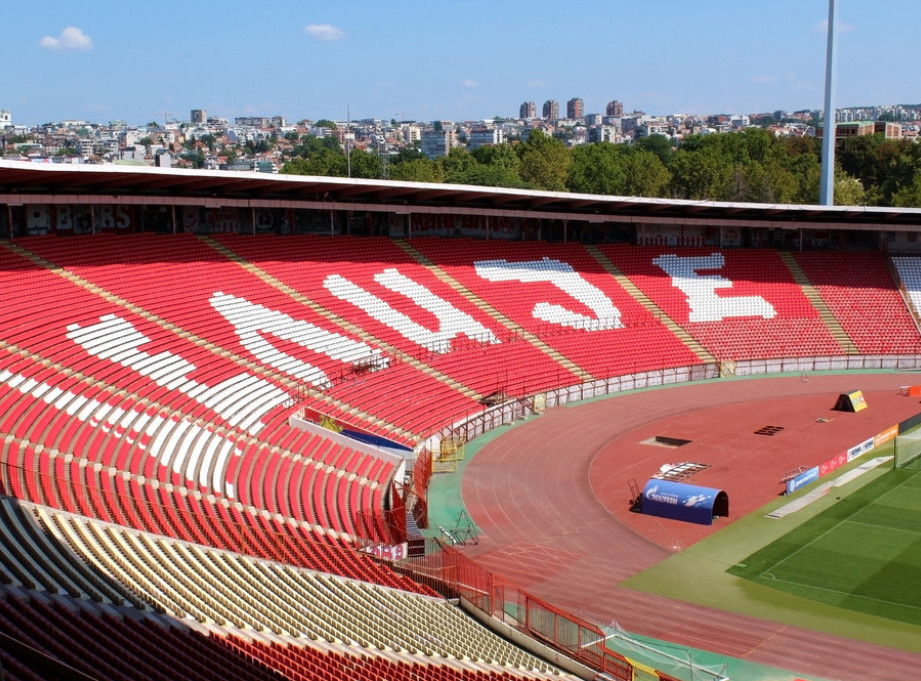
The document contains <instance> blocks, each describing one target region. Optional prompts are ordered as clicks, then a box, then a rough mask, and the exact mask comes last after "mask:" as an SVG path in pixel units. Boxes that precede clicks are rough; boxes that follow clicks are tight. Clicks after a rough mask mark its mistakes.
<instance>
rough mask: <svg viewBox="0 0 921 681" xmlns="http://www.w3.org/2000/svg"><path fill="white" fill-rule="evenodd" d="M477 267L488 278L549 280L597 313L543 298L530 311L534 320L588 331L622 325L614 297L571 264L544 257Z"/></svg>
mask: <svg viewBox="0 0 921 681" xmlns="http://www.w3.org/2000/svg"><path fill="white" fill-rule="evenodd" d="M474 267H475V268H476V273H477V274H478V275H480V276H481V277H483V279H486V280H487V281H493V282H502V281H520V282H522V283H524V284H533V283H540V282H547V283H549V284H552V285H553V286H556V287H557V288H558V289H560V290H561V291H562V292H563V293H565V294H567V295H569V296H572V297H573V298H575V299H576V300H578V301H579V302H580V303H582V304H583V305H585V306H586V307H587V308H588V309H590V310H591V311H592V312H594V313H595V317H589V316H587V315H584V314H581V313H579V312H573V311H572V310H567V309H566V308H565V307H563V306H562V305H556V304H551V303H548V302H546V301H543V302H540V303H537V304H536V305H535V306H534V309H533V310H532V311H531V315H532V316H533V317H534V318H535V319H540V320H541V321H545V322H549V323H551V324H559V325H560V326H569V327H572V328H574V329H584V330H586V331H601V330H604V329H619V328H621V327H623V323H621V321H620V310H618V309H617V308H616V307H615V306H614V303H612V302H611V299H610V298H608V296H607V295H605V293H604V292H603V291H602V290H601V289H599V288H598V287H597V286H595V285H594V284H591V283H590V282H588V281H586V280H585V279H583V278H582V276H581V275H580V274H579V273H578V272H576V271H575V270H573V268H572V265H569V264H568V263H565V262H561V261H559V260H553V259H551V258H548V257H546V256H545V257H543V258H541V259H540V260H523V261H520V262H509V261H508V260H480V261H478V262H475V263H474Z"/></svg>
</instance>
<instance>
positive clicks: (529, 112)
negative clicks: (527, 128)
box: [518, 102, 537, 120]
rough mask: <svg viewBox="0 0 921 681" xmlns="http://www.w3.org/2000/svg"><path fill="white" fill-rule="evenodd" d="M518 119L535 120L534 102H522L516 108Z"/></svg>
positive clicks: (535, 108)
mask: <svg viewBox="0 0 921 681" xmlns="http://www.w3.org/2000/svg"><path fill="white" fill-rule="evenodd" d="M518 118H523V119H525V120H527V119H529V118H537V104H535V103H534V102H524V103H523V104H522V105H521V106H520V107H519V108H518Z"/></svg>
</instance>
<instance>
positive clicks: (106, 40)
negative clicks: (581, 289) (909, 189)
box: [0, 0, 921, 124]
mask: <svg viewBox="0 0 921 681" xmlns="http://www.w3.org/2000/svg"><path fill="white" fill-rule="evenodd" d="M4 9H5V10H6V11H5V12H4V16H5V18H6V21H5V26H4V29H5V30H4V37H3V40H2V42H0V60H2V63H3V64H4V67H3V70H2V75H0V108H5V109H8V110H9V111H10V112H11V113H12V116H13V121H14V122H15V123H25V124H35V123H42V122H47V121H53V120H61V119H64V118H71V119H73V118H76V119H85V120H91V121H99V122H106V121H108V120H112V119H124V120H127V121H129V122H130V123H139V124H140V123H146V122H147V121H151V120H163V118H164V112H168V113H166V116H167V117H168V118H170V119H174V118H175V119H178V120H187V119H188V117H189V110H190V109H193V108H204V109H207V110H208V112H209V114H212V115H218V116H224V117H228V118H231V119H232V118H233V117H235V116H242V115H266V116H272V115H282V116H285V117H287V118H288V119H289V120H292V121H294V120H299V119H302V118H313V119H316V118H321V117H322V118H333V119H335V118H342V119H344V118H345V117H346V112H347V111H349V112H350V114H351V117H352V118H353V119H359V118H399V119H403V118H406V119H415V120H434V119H448V120H472V119H480V118H489V117H492V116H496V115H501V116H517V115H518V107H519V105H520V104H521V103H522V102H524V101H529V100H530V101H534V102H536V103H537V105H538V111H539V110H540V106H541V104H542V103H543V102H544V101H545V100H547V99H556V100H558V101H559V102H560V104H561V107H563V109H564V110H565V102H566V100H568V99H570V98H572V97H582V98H583V99H584V101H585V109H586V113H601V112H603V110H604V106H605V104H606V103H607V102H608V101H610V100H612V99H618V100H620V101H622V102H623V103H624V106H625V110H627V111H632V110H634V109H638V110H643V111H646V112H647V113H650V114H662V115H664V114H671V113H754V112H761V111H774V110H776V109H786V110H795V109H820V108H821V107H822V101H823V88H824V80H825V35H826V34H825V20H826V18H827V14H828V2H827V0H773V2H752V1H751V0H737V1H736V2H725V3H706V2H698V3H694V2H689V1H687V0H660V1H659V2H657V3H648V2H642V1H640V0H631V1H630V2H625V1H622V0H567V1H566V2H552V3H551V2H546V1H540V0H531V1H530V2H524V1H520V0H492V1H491V2H485V1H484V2H480V1H478V0H476V1H471V0H455V1H454V2H444V1H443V0H426V1H422V0H392V1H391V2H381V1H380V0H337V1H335V2H332V1H330V2H323V3H318V2H311V1H310V0H273V1H272V2H265V3H257V2H239V1H237V0H224V1H223V2H175V1H174V0H162V1H161V2H149V3H141V2H135V1H133V0H111V1H110V0H83V1H77V0H38V1H36V0H32V1H31V2H20V1H19V0H6V1H5V2H4ZM838 13H839V33H838V38H839V41H838V55H839V58H838V85H837V105H838V106H839V107H844V106H858V105H869V104H897V103H902V104H913V103H918V102H919V101H921V70H919V69H918V68H917V55H916V54H914V49H913V47H914V45H915V44H916V41H917V25H918V20H919V9H918V5H917V0H913V1H912V2H909V1H908V0H890V1H889V2H887V3H885V4H882V5H880V4H878V3H874V2H867V1H866V0H839V2H838Z"/></svg>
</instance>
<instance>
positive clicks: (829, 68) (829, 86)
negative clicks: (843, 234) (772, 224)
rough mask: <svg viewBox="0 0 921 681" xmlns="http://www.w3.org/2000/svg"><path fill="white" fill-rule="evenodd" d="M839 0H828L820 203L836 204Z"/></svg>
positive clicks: (826, 204)
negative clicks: (836, 81)
mask: <svg viewBox="0 0 921 681" xmlns="http://www.w3.org/2000/svg"><path fill="white" fill-rule="evenodd" d="M837 15H838V0H828V46H827V48H826V51H825V114H824V119H825V120H824V123H823V129H822V180H821V192H820V193H821V197H820V198H819V202H820V203H821V204H822V205H825V206H833V205H834V204H835V136H836V132H835V59H836V56H835V53H836V51H837V41H836V39H835V29H836V25H837V23H838V21H837Z"/></svg>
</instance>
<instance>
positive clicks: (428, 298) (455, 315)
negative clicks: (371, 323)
mask: <svg viewBox="0 0 921 681" xmlns="http://www.w3.org/2000/svg"><path fill="white" fill-rule="evenodd" d="M374 281H376V282H377V283H378V284H380V285H381V286H383V287H384V288H386V289H389V290H391V291H393V292H395V293H399V294H400V295H401V296H404V297H406V298H408V299H409V300H411V301H412V302H413V303H415V304H416V305H418V306H419V307H420V308H422V309H423V310H426V311H428V312H430V313H431V314H432V315H434V316H435V317H436V318H437V319H438V322H439V323H438V329H436V330H432V329H427V328H425V327H424V326H422V325H421V324H418V323H416V322H414V321H413V320H412V319H410V318H409V317H408V316H406V315H405V314H403V313H402V312H399V311H397V310H394V309H393V307H391V306H390V305H389V304H388V303H386V302H385V301H383V300H381V299H380V298H378V297H377V296H375V295H374V294H372V293H369V292H368V291H365V290H364V289H363V288H361V287H360V286H358V285H357V284H355V283H354V282H351V281H349V280H348V279H346V278H345V277H342V276H340V275H338V274H331V275H329V276H328V277H326V279H325V280H324V281H323V286H325V287H326V288H327V289H328V290H329V292H330V293H332V294H333V295H334V296H336V297H337V298H339V299H340V300H345V301H347V302H349V303H351V304H352V305H354V306H355V307H357V308H360V309H362V310H364V311H365V312H367V313H368V314H369V315H370V316H371V317H373V318H374V319H376V320H377V321H379V322H380V323H381V324H386V325H387V326H389V327H390V328H391V329H393V330H394V331H396V332H397V333H399V334H400V335H401V336H403V337H404V338H406V339H408V340H410V341H412V342H413V343H416V344H417V345H420V346H422V347H424V348H426V349H428V350H431V351H433V352H438V353H445V352H448V350H450V349H451V341H452V340H453V339H454V338H455V337H456V336H459V335H461V334H463V335H465V336H467V338H470V339H471V340H477V341H480V342H482V343H493V344H495V343H499V342H500V341H499V339H498V338H496V336H495V334H494V333H493V332H492V331H490V330H489V329H488V328H486V327H485V326H483V325H482V324H480V322H478V321H477V320H475V319H474V318H473V317H471V316H470V315H468V314H467V313H466V312H463V311H461V310H458V309H457V308H456V307H454V306H453V305H452V304H451V303H449V302H448V301H446V300H444V299H443V298H440V297H438V296H436V295H435V294H434V293H432V292H431V291H430V290H429V289H427V288H426V287H425V286H423V285H422V284H419V283H416V282H415V281H413V280H412V279H410V278H409V277H407V276H404V275H403V274H400V273H399V272H398V271H397V270H396V269H394V268H392V267H391V268H388V269H386V270H384V271H383V272H379V273H377V274H375V275H374Z"/></svg>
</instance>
